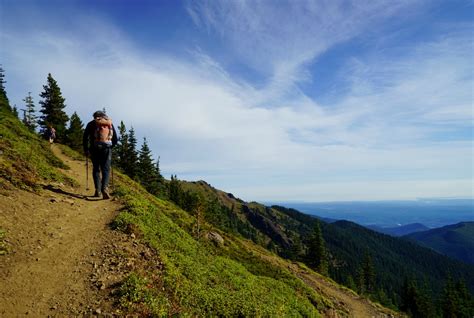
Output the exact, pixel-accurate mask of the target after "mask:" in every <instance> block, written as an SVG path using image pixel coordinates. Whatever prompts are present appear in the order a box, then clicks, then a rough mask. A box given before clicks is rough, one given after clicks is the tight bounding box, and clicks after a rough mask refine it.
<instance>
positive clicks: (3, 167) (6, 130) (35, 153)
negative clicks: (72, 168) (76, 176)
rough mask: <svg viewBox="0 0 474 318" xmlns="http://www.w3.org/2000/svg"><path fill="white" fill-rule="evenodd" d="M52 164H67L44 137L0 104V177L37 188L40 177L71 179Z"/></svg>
mask: <svg viewBox="0 0 474 318" xmlns="http://www.w3.org/2000/svg"><path fill="white" fill-rule="evenodd" d="M55 168H62V169H67V168H68V167H67V166H66V165H65V164H64V163H63V162H62V161H61V160H59V159H58V158H57V157H56V156H54V155H53V153H52V152H51V149H50V147H49V145H48V143H47V142H46V141H45V140H43V139H41V137H39V136H38V135H37V134H35V133H33V132H31V131H29V130H28V128H27V127H26V126H24V125H22V124H21V122H20V121H19V120H18V119H17V118H15V116H13V114H12V113H11V112H10V111H9V110H8V109H7V108H6V107H2V105H0V179H3V180H5V181H7V182H9V183H11V184H12V185H13V186H15V187H17V188H20V189H27V190H35V189H37V188H38V186H39V184H40V183H41V182H42V181H56V182H66V183H72V180H71V179H69V178H67V177H66V176H65V175H64V174H62V173H61V172H59V170H58V169H55Z"/></svg>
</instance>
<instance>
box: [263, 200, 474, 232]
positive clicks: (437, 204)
mask: <svg viewBox="0 0 474 318" xmlns="http://www.w3.org/2000/svg"><path fill="white" fill-rule="evenodd" d="M266 204H267V205H280V206H285V207H288V208H293V209H296V210H298V211H301V212H303V213H307V214H311V215H317V216H318V217H321V218H329V219H333V220H348V221H352V222H355V223H357V224H360V225H363V226H372V225H375V226H379V227H383V228H391V227H397V226H398V225H399V224H404V225H405V224H413V223H421V224H423V225H425V226H427V227H428V228H431V229H433V228H439V227H442V226H446V225H450V224H455V223H459V222H466V221H474V213H473V211H474V200H472V199H423V200H421V199H420V200H411V201H372V202H363V201H360V202H357V201H354V202H312V203H311V202H306V203H301V202H300V203H299V202H281V203H276V202H275V203H270V202H267V203H266ZM407 234H408V233H407Z"/></svg>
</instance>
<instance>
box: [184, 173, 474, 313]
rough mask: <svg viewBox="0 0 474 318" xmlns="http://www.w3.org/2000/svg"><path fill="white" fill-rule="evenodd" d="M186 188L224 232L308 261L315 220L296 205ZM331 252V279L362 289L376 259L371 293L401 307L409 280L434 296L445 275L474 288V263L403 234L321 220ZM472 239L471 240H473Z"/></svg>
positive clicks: (201, 185)
mask: <svg viewBox="0 0 474 318" xmlns="http://www.w3.org/2000/svg"><path fill="white" fill-rule="evenodd" d="M182 187H183V189H185V191H193V192H195V193H199V195H200V196H202V197H204V198H206V200H208V202H210V204H209V206H210V207H211V208H210V209H209V211H211V212H210V213H209V215H206V217H207V220H208V221H209V222H210V223H212V224H213V225H215V226H217V227H219V228H220V229H222V230H225V231H230V232H232V233H235V234H236V235H240V236H242V237H245V238H248V239H250V240H252V241H254V242H255V243H257V244H259V245H261V246H263V247H265V248H267V249H270V250H272V251H275V252H276V253H278V254H280V255H281V256H283V257H286V258H290V259H293V260H299V261H305V251H306V250H307V246H308V244H309V242H308V238H309V237H310V235H311V233H312V229H313V227H314V224H315V222H316V219H315V218H314V217H312V216H310V215H306V214H303V213H300V212H298V211H297V210H294V209H287V208H284V207H279V206H273V207H266V206H263V205H261V204H258V203H255V202H252V203H246V202H244V201H242V200H240V199H237V198H235V197H234V196H233V195H232V194H230V193H225V192H222V191H219V190H217V189H214V188H213V187H212V186H210V185H209V184H207V183H206V182H203V181H199V182H192V183H189V182H182ZM322 232H323V236H324V239H325V241H326V244H327V249H328V252H329V258H330V266H329V273H330V276H331V278H333V279H335V280H336V281H338V282H339V283H342V284H345V285H346V286H350V287H351V288H354V289H357V284H356V283H357V277H358V275H359V274H358V273H359V270H360V268H361V265H362V260H363V258H364V255H365V254H366V253H369V254H370V255H371V257H372V260H373V265H374V268H375V274H376V277H375V279H376V286H377V290H375V291H374V294H373V295H372V297H374V298H375V299H377V300H379V301H382V302H384V303H385V304H386V305H391V304H394V305H399V304H400V302H401V295H402V293H403V291H402V289H403V284H404V282H405V280H406V279H415V280H416V281H418V282H419V283H420V284H421V285H423V284H425V283H426V284H428V286H427V287H428V288H429V289H430V290H431V292H430V297H432V299H436V298H438V297H440V295H441V292H442V290H443V287H444V284H445V283H446V279H447V278H448V277H449V276H450V275H451V276H452V277H453V278H454V279H455V280H457V279H461V280H463V281H465V282H466V284H467V285H468V286H469V288H470V289H471V291H474V267H473V266H470V265H467V264H464V263H461V262H457V261H454V260H452V259H450V258H447V257H445V256H442V255H440V254H438V253H436V252H433V251H432V250H431V249H426V248H423V247H420V246H419V245H417V244H413V243H410V242H407V241H405V240H403V239H400V238H395V237H391V236H388V235H385V234H381V233H377V232H375V231H372V230H369V229H367V228H365V227H362V226H359V225H357V224H355V223H352V222H347V221H338V222H334V223H324V222H323V223H322ZM471 242H472V241H471Z"/></svg>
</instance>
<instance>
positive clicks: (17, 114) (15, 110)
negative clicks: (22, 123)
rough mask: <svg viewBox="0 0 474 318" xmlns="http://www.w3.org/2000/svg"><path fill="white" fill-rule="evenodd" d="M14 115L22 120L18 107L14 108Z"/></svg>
mask: <svg viewBox="0 0 474 318" xmlns="http://www.w3.org/2000/svg"><path fill="white" fill-rule="evenodd" d="M12 113H13V116H15V117H16V118H20V114H19V113H18V107H16V105H14V106H13V108H12Z"/></svg>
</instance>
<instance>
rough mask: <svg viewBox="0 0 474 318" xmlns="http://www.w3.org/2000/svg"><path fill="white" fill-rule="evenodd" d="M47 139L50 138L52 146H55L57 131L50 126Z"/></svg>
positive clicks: (47, 130)
mask: <svg viewBox="0 0 474 318" xmlns="http://www.w3.org/2000/svg"><path fill="white" fill-rule="evenodd" d="M46 138H48V140H49V144H50V145H51V144H53V142H54V139H56V129H54V128H53V126H51V125H48V129H46Z"/></svg>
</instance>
